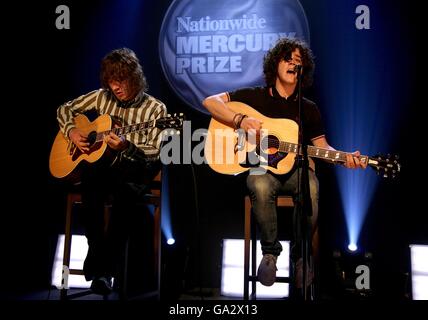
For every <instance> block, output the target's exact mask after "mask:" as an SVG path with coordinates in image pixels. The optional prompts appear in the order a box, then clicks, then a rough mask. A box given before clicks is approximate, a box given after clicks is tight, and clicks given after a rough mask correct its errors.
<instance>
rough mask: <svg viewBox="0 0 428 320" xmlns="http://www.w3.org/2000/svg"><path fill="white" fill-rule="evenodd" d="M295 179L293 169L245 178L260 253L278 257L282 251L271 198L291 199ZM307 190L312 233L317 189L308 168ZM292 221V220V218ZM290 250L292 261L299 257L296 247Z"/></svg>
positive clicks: (316, 181) (295, 186)
mask: <svg viewBox="0 0 428 320" xmlns="http://www.w3.org/2000/svg"><path fill="white" fill-rule="evenodd" d="M297 178H298V174H297V170H293V171H291V172H289V173H287V174H285V175H275V174H272V173H270V172H266V173H265V174H262V175H251V174H250V175H248V177H247V187H248V190H249V192H250V197H251V202H252V208H253V213H254V216H255V219H256V221H257V224H258V226H259V229H260V232H261V234H260V240H261V241H260V242H261V246H262V252H263V254H273V255H275V256H278V255H279V254H280V252H281V251H282V246H281V244H280V243H279V241H278V220H277V210H276V204H275V199H276V196H277V195H279V194H289V195H292V196H293V198H294V197H295V195H296V193H297ZM309 189H310V196H311V202H312V217H311V221H310V225H311V226H312V227H311V228H312V231H313V230H314V229H315V227H316V222H317V218H318V196H319V192H318V190H319V186H318V178H317V177H316V175H315V172H314V171H313V170H312V169H309ZM295 215H296V213H295V214H294V216H295ZM293 220H295V217H294V219H293ZM294 236H296V230H295V231H294ZM294 249H295V250H292V251H293V252H292V257H293V260H295V259H296V258H297V257H298V255H299V253H298V251H299V248H294Z"/></svg>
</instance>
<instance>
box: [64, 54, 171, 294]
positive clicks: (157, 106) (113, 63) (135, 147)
mask: <svg viewBox="0 0 428 320" xmlns="http://www.w3.org/2000/svg"><path fill="white" fill-rule="evenodd" d="M100 75H101V85H102V88H101V89H99V90H96V91H92V92H90V93H88V94H86V95H83V96H81V97H78V98H77V99H75V100H72V101H69V102H67V103H65V104H63V105H61V106H60V107H59V108H58V110H57V119H58V123H59V126H60V129H61V131H62V132H63V133H64V135H65V136H66V137H68V138H69V139H70V140H71V141H72V142H73V143H74V144H75V145H76V147H77V148H79V149H80V150H81V151H82V152H89V151H90V142H89V139H88V137H87V136H85V134H84V133H83V131H82V130H80V129H79V128H78V127H76V125H75V123H74V120H73V119H74V117H76V116H77V115H79V114H82V113H86V112H88V111H96V112H97V114H98V115H102V114H109V115H110V116H111V117H112V119H113V121H114V122H115V123H116V124H115V126H121V127H122V126H129V125H133V124H137V123H142V122H148V121H152V120H155V119H159V118H162V117H164V116H166V107H165V105H164V104H163V103H162V102H161V101H159V100H157V99H155V98H154V97H152V96H150V95H148V94H147V93H146V92H145V91H146V89H147V83H146V79H145V76H144V72H143V69H142V67H141V65H140V62H139V60H138V58H137V56H136V54H135V53H134V52H133V51H132V50H130V49H128V48H121V49H116V50H113V51H111V52H110V53H108V54H107V55H106V56H105V57H104V58H103V60H102V62H101V74H100ZM160 133H161V130H160V129H158V128H151V129H148V130H144V131H136V132H132V133H129V134H126V135H122V136H118V135H116V134H115V133H113V132H110V133H109V135H106V136H105V137H104V142H105V143H106V144H107V145H108V148H109V151H111V153H112V154H113V155H114V160H113V161H106V159H105V157H103V158H102V159H100V160H99V161H97V162H95V163H93V164H90V165H86V167H83V168H82V169H83V170H82V173H81V182H82V183H81V186H82V200H83V201H82V202H83V204H84V208H85V229H86V237H87V239H88V245H89V250H88V254H87V257H86V259H85V263H84V272H85V277H86V280H88V281H90V280H92V284H91V288H92V290H93V291H94V292H95V293H99V294H108V293H110V291H111V289H112V288H111V277H112V276H116V275H117V272H118V261H119V259H118V258H119V257H120V256H121V253H122V249H123V247H124V243H125V239H126V235H125V233H124V231H125V228H124V226H126V224H127V222H126V220H127V219H126V218H129V215H130V212H131V211H132V209H133V204H135V202H136V201H137V197H138V196H139V195H141V194H142V193H144V192H145V191H146V187H147V186H148V183H149V182H150V180H151V179H153V177H154V176H155V175H156V173H157V172H158V171H159V168H160V162H159V152H160V146H161V141H162V138H161V134H160ZM109 196H113V199H114V200H113V210H112V216H111V218H110V222H109V225H108V227H107V228H105V222H104V214H103V206H104V202H105V200H106V198H107V197H109ZM128 220H129V219H128ZM119 226H120V227H119ZM105 230H107V231H105Z"/></svg>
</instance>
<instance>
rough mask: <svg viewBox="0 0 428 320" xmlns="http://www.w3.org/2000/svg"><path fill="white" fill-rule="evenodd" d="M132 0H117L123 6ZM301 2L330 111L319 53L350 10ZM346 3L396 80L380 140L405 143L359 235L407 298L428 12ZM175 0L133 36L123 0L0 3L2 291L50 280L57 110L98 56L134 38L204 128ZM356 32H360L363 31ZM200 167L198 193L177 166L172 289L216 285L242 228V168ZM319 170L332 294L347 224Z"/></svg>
mask: <svg viewBox="0 0 428 320" xmlns="http://www.w3.org/2000/svg"><path fill="white" fill-rule="evenodd" d="M126 2H127V1H123V6H124V7H126ZM300 2H301V4H302V6H303V7H304V10H305V12H306V15H307V18H308V21H309V27H310V33H311V47H312V49H313V51H314V53H315V54H316V56H317V57H318V58H317V59H318V60H317V61H316V62H317V69H316V73H315V83H314V86H313V88H312V89H311V90H310V91H309V92H308V96H309V97H310V98H311V99H313V100H314V101H316V102H317V103H318V104H319V106H320V109H321V112H322V113H323V114H328V113H331V112H334V110H331V109H329V106H328V104H327V103H325V104H323V102H326V101H328V99H334V97H329V98H328V99H326V98H325V97H323V93H322V90H321V87H320V85H321V84H320V83H319V81H318V80H319V77H320V75H321V74H322V73H323V72H329V70H331V69H330V67H331V66H328V65H326V63H324V64H323V61H322V60H321V59H322V57H326V56H327V55H329V54H334V52H330V51H331V50H337V49H338V48H340V46H341V45H342V43H344V42H346V35H343V34H341V33H340V30H336V31H337V33H333V34H331V33H330V34H329V35H327V34H326V33H325V32H326V30H332V27H331V24H332V21H333V20H334V19H338V17H342V16H341V15H343V14H345V13H343V12H341V11H340V10H335V8H336V7H335V1H314V0H302V1H300ZM351 2H352V1H351ZM352 3H354V5H351V6H350V7H351V8H355V7H356V6H357V5H359V4H366V5H368V6H369V7H370V8H371V23H372V29H371V30H369V31H365V32H366V34H370V33H371V35H372V36H373V34H375V37H377V38H378V39H380V40H379V42H378V47H376V46H375V47H374V50H379V52H383V53H384V55H385V59H387V60H390V61H389V63H388V65H387V68H388V72H389V73H390V75H391V78H390V81H391V82H392V83H394V86H393V88H396V89H397V90H391V91H388V90H389V87H388V88H387V89H385V90H384V92H381V93H380V94H382V95H387V96H389V97H390V99H391V101H392V104H391V105H390V106H388V108H389V109H388V110H390V111H387V112H385V114H383V115H378V116H381V117H384V118H386V119H387V121H389V120H390V121H395V122H396V123H397V126H396V127H394V129H393V130H392V131H388V134H392V136H391V137H389V136H385V137H384V139H385V140H388V141H390V142H389V146H388V150H387V151H390V152H391V153H397V154H400V156H401V162H402V175H401V177H400V178H399V179H398V180H395V181H392V182H391V181H384V180H382V181H380V182H379V184H378V187H377V189H376V191H375V195H374V198H373V201H372V202H371V204H370V206H369V210H368V213H367V217H366V220H365V223H364V225H363V228H362V233H361V236H360V244H361V246H362V247H363V248H365V249H366V250H370V251H371V252H372V253H373V264H374V271H373V287H374V290H375V292H376V294H377V295H379V296H382V297H392V298H397V299H400V298H403V297H404V284H403V282H404V280H403V279H404V274H405V273H408V272H409V271H410V269H409V255H408V245H409V244H410V243H422V244H428V232H427V230H428V229H427V226H428V218H427V214H426V209H425V202H426V195H425V192H426V188H425V186H424V181H425V180H426V178H427V175H426V172H425V167H426V165H425V163H424V161H425V157H424V151H423V150H424V145H425V140H426V139H425V135H426V134H425V130H424V128H426V123H425V120H424V114H425V111H424V110H423V109H424V108H425V107H426V102H425V99H424V95H425V94H426V88H425V86H426V79H425V77H426V53H425V50H423V49H422V41H423V39H425V30H426V28H424V27H423V25H424V22H425V21H424V20H425V19H426V18H425V19H424V17H422V14H421V12H422V11H423V10H422V9H421V8H420V7H418V5H416V4H412V5H410V4H409V2H408V1H398V0H393V1H380V2H379V1H365V3H360V2H355V1H354V2H352ZM59 4H66V5H68V6H69V8H70V10H71V29H70V30H57V29H56V28H55V18H56V15H55V8H56V6H57V5H59ZM169 4H170V1H165V0H158V1H150V2H149V1H145V2H144V4H143V5H142V8H143V10H142V11H140V12H137V13H136V14H138V21H139V22H138V23H137V24H136V27H135V28H136V29H135V30H132V33H127V34H121V32H122V30H123V29H122V26H121V24H122V23H123V22H124V20H123V19H122V18H120V14H121V10H120V6H119V7H118V8H119V9H118V10H116V11H114V12H112V11H109V12H110V14H104V15H103V14H100V12H102V11H103V12H104V10H105V9H106V8H108V6H110V5H115V6H117V3H116V1H91V2H89V1H81V2H78V1H43V2H42V1H40V2H32V3H31V4H25V5H24V4H22V6H19V7H18V6H16V7H15V8H10V9H7V10H6V9H5V10H4V12H3V15H11V16H12V17H16V18H15V19H13V20H12V22H10V23H9V22H8V23H7V25H5V26H4V27H3V44H2V48H3V50H2V51H3V55H2V61H3V63H2V67H3V70H4V72H3V75H4V76H3V95H2V98H3V111H6V113H3V114H4V121H3V123H4V124H5V126H6V125H8V128H10V129H7V130H4V131H3V141H2V154H3V156H2V162H3V176H4V179H3V182H4V183H3V192H2V195H3V197H2V198H3V200H2V207H3V209H2V211H3V212H2V216H3V222H2V223H1V227H0V228H1V231H0V233H1V236H2V240H1V246H2V250H1V252H2V261H1V264H2V268H3V269H4V270H2V273H1V274H2V275H3V279H2V285H1V295H2V296H3V297H4V298H8V299H19V298H20V297H22V296H23V295H25V294H26V293H29V292H31V291H34V290H43V289H47V288H48V287H49V283H50V272H51V265H52V259H53V253H54V252H53V251H54V249H55V245H56V237H57V234H58V233H59V232H62V230H63V224H64V206H65V189H64V187H63V185H62V183H60V182H59V181H56V180H54V179H53V178H52V177H51V176H50V174H49V170H48V157H49V152H50V148H51V145H52V142H53V139H54V136H55V134H56V133H57V131H58V127H57V123H56V119H55V117H56V108H57V107H58V106H59V105H60V104H62V103H63V102H65V101H68V100H70V99H72V98H75V97H77V96H79V95H80V94H83V93H86V92H89V91H91V90H93V89H96V88H98V70H99V62H100V60H101V58H102V57H103V56H104V54H105V53H107V52H108V51H110V50H111V49H114V48H117V47H122V46H127V47H130V48H132V49H133V50H134V51H136V53H137V55H138V56H139V57H140V59H141V62H142V65H143V67H144V71H145V74H146V76H147V80H148V83H149V87H150V88H149V93H150V94H152V95H153V96H155V97H158V98H159V99H161V100H162V101H163V102H165V103H166V105H167V107H168V109H169V112H170V113H174V112H183V113H184V114H185V115H186V117H187V119H188V120H191V121H192V129H197V128H206V127H207V126H208V123H209V120H210V118H209V116H207V115H205V114H202V113H200V112H198V111H196V110H193V109H192V108H190V107H189V106H187V105H186V104H185V103H183V102H182V101H181V100H180V99H179V98H178V97H177V96H176V95H175V94H174V92H173V91H172V89H171V87H170V86H169V84H168V83H167V81H166V79H165V77H164V75H163V73H162V70H161V66H160V61H159V54H158V36H159V30H160V26H161V23H162V19H163V16H164V14H165V12H166V10H167V8H168V6H169ZM349 15H350V19H353V18H354V17H355V14H354V12H350V13H349ZM2 23H5V20H4V19H2ZM352 23H353V22H352ZM333 30H334V28H333ZM359 37H360V38H358V39H357V40H356V41H359V43H360V44H361V43H362V44H364V38H363V37H364V35H363V34H360V35H359ZM385 48H388V50H385ZM371 50H373V49H371ZM349 76H352V75H351V74H350V75H349ZM5 84H6V87H5ZM330 85H331V86H335V85H336V84H335V83H334V82H333V83H331V84H330ZM380 86H382V84H380ZM391 97H392V98H391ZM374 134H375V135H382V136H383V135H385V133H384V132H375V133H374ZM335 146H336V147H337V148H338V149H340V147H341V146H338V145H335ZM355 147H356V148H358V146H355ZM362 152H363V153H364V150H362ZM193 169H194V173H195V181H196V188H197V192H195V190H194V184H193V171H192V167H191V166H190V165H172V166H170V167H169V192H170V197H171V199H170V206H171V219H172V227H173V232H174V235H175V238H176V244H175V245H174V246H172V247H166V246H165V247H164V250H163V254H164V256H163V270H164V273H163V280H164V284H165V285H167V286H168V295H170V296H171V297H172V298H176V297H178V295H179V294H180V293H183V292H185V291H189V290H193V289H195V288H198V287H205V288H219V287H220V276H221V240H222V239H223V238H239V237H242V236H243V209H244V207H243V195H244V188H243V179H242V178H234V177H229V176H224V175H219V174H216V173H214V172H213V171H212V170H211V169H210V168H209V167H208V166H206V165H198V166H196V165H195V166H194V167H193ZM368 170H369V169H368ZM373 174H374V173H373ZM318 175H319V179H320V186H321V191H320V192H321V195H320V236H321V262H322V269H321V271H322V274H323V275H324V276H323V277H322V285H323V288H324V289H325V292H326V293H328V291H329V289H330V288H329V285H328V284H329V281H330V280H331V278H330V277H331V273H332V265H331V263H332V261H331V260H332V259H331V255H332V251H333V250H334V249H335V248H343V247H344V245H345V243H346V241H347V240H346V239H347V234H346V227H345V221H344V217H343V211H342V210H343V209H342V207H341V202H340V198H339V190H338V185H337V181H336V179H335V178H334V169H333V168H332V167H331V166H329V165H327V164H322V163H321V164H320V165H319V167H318ZM379 179H380V178H379ZM196 197H197V198H196ZM197 204H198V210H197ZM144 228H145V227H144V226H142V229H144Z"/></svg>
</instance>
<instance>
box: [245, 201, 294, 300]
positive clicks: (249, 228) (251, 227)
mask: <svg viewBox="0 0 428 320" xmlns="http://www.w3.org/2000/svg"><path fill="white" fill-rule="evenodd" d="M276 206H277V207H294V202H293V197H291V196H285V195H279V196H277V198H276ZM244 229H245V230H244V237H245V239H244V300H248V299H249V282H250V281H251V299H255V298H256V283H257V281H258V280H257V271H256V267H257V266H256V254H257V252H256V250H257V249H256V245H257V237H256V224H255V223H251V199H250V196H248V195H247V196H246V197H245V221H244ZM250 239H251V240H252V241H251V275H250ZM276 282H284V283H289V282H290V277H277V278H276Z"/></svg>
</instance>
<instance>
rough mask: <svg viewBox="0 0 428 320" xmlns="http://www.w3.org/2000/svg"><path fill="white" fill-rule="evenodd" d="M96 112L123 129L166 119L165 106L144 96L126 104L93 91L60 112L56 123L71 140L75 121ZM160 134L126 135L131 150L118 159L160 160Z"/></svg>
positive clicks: (155, 131)
mask: <svg viewBox="0 0 428 320" xmlns="http://www.w3.org/2000/svg"><path fill="white" fill-rule="evenodd" d="M90 110H95V111H96V112H97V113H98V114H99V115H102V114H109V115H110V116H111V117H112V118H113V119H114V120H115V121H119V122H120V123H121V126H128V125H133V124H138V123H141V122H147V121H151V120H155V119H159V118H162V117H165V116H166V112H167V111H166V106H165V104H163V103H162V102H161V101H159V100H157V99H155V98H154V97H152V96H150V95H148V94H146V93H144V92H141V93H140V94H138V95H137V96H136V97H135V98H134V99H133V100H132V101H129V102H126V103H123V102H120V101H118V100H117V99H116V97H115V96H114V95H113V94H112V93H111V92H110V91H109V90H105V89H99V90H95V91H92V92H90V93H88V94H86V95H83V96H80V97H78V98H77V99H74V100H71V101H69V102H67V103H65V104H63V105H61V106H60V107H59V108H58V109H57V120H58V123H59V126H60V129H61V131H62V133H63V134H64V135H65V136H66V137H68V135H69V133H70V130H71V129H73V128H74V127H75V124H74V120H73V119H74V117H76V116H77V115H78V114H82V113H85V112H87V111H90ZM160 133H161V130H160V129H158V128H151V129H148V130H144V131H138V132H132V133H129V134H127V135H126V139H127V140H128V141H129V142H130V144H129V147H128V148H127V149H125V150H124V151H122V152H121V153H120V154H119V157H120V158H121V159H122V158H125V159H127V160H130V161H142V160H148V161H150V160H157V159H158V158H159V152H160V146H161V142H162V137H161V134H160Z"/></svg>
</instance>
